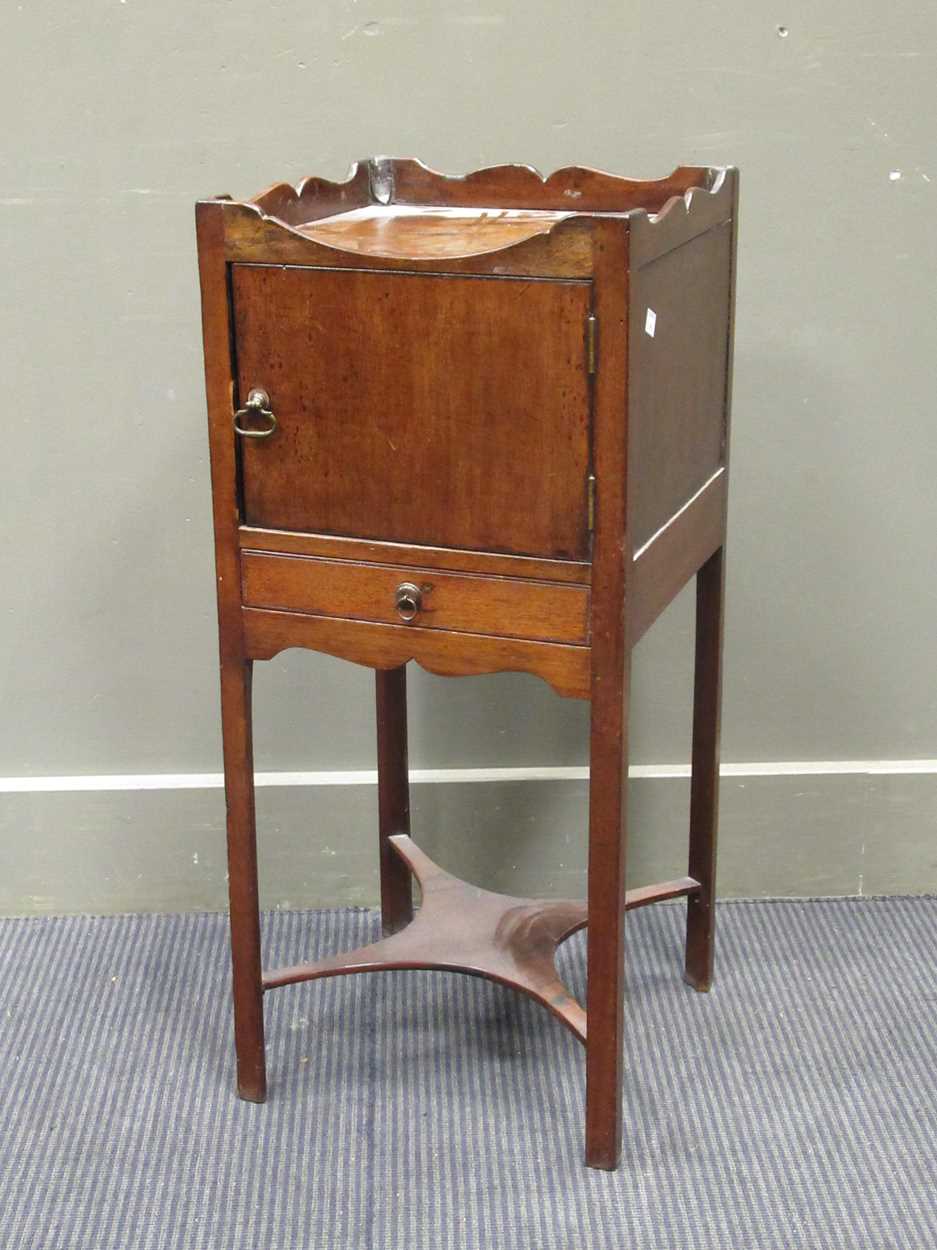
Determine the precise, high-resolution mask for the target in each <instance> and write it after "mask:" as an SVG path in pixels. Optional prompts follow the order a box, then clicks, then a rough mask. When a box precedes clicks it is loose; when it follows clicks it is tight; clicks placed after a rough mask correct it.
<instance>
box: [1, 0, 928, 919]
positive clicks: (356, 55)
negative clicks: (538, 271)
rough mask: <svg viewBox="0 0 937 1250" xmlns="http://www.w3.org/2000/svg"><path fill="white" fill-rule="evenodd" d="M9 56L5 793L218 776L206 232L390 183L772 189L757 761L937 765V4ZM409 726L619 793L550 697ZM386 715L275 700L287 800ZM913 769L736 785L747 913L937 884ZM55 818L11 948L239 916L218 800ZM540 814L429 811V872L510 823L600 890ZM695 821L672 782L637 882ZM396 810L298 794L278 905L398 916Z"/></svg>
mask: <svg viewBox="0 0 937 1250" xmlns="http://www.w3.org/2000/svg"><path fill="white" fill-rule="evenodd" d="M779 23H783V24H784V27H783V28H782V29H786V31H787V33H786V35H785V34H783V33H782V29H779ZM0 45H2V46H3V47H4V48H5V49H6V55H5V58H4V73H3V75H2V76H0V102H2V111H3V116H4V118H5V120H6V125H5V128H4V131H5V133H4V138H3V145H2V147H3V150H2V171H0V211H2V218H0V220H2V224H3V229H2V232H0V258H2V259H0V266H2V289H3V299H2V300H0V357H2V359H0V366H2V369H0V376H2V379H3V386H2V393H3V421H4V426H5V433H6V437H5V438H4V440H3V454H2V457H0V466H2V467H0V473H2V493H0V508H2V519H3V543H2V561H3V569H2V579H0V585H2V587H3V591H2V593H3V604H2V611H0V655H2V660H0V663H2V666H3V668H2V672H3V684H2V700H0V774H2V775H5V776H7V777H17V778H22V777H43V776H49V775H66V776H73V775H83V774H95V775H112V774H140V775H150V774H179V773H190V772H198V773H201V772H214V771H216V770H217V769H218V768H219V766H220V764H219V759H220V744H219V734H218V720H217V692H216V662H215V637H214V602H213V582H212V567H211V547H210V514H209V488H208V465H207V448H206V438H205V430H204V426H205V419H204V409H203V395H202V378H201V357H200V351H201V345H200V332H199V320H198V301H197V288H196V272H195V253H194V240H193V227H192V203H193V201H194V199H195V198H197V197H199V196H203V195H210V194H216V193H222V192H230V193H233V194H235V195H249V194H252V193H254V192H256V191H258V190H260V189H261V188H262V187H263V186H265V185H266V184H268V183H269V182H271V181H274V180H277V179H280V178H287V179H292V180H298V179H299V178H301V177H302V176H303V175H305V174H307V173H311V172H316V173H323V174H327V175H331V176H333V177H335V176H340V175H343V174H344V172H345V169H346V167H347V165H348V162H349V161H350V159H352V158H354V157H358V156H367V155H369V154H372V153H375V152H391V153H396V154H400V155H419V156H421V157H422V158H423V159H424V160H426V161H428V162H429V163H431V164H433V165H435V166H436V167H438V168H441V169H444V170H447V171H450V172H459V171H463V170H466V169H470V168H474V167H477V166H479V165H484V164H490V163H497V162H501V161H509V160H523V161H529V162H531V163H534V164H536V165H537V166H539V167H540V168H541V169H544V170H549V169H552V168H554V167H556V166H559V165H563V164H568V163H585V164H592V165H598V166H601V167H605V168H609V169H612V170H615V171H618V172H622V173H629V174H633V175H636V176H657V175H661V174H663V173H665V172H667V171H669V169H670V168H671V167H672V166H673V165H674V164H675V163H681V162H683V163H704V164H705V163H717V164H718V163H727V162H733V163H736V164H738V165H739V166H740V167H741V169H742V172H743V194H742V230H741V241H740V247H741V256H740V272H739V302H738V330H737V363H736V387H735V408H734V412H735V421H734V436H733V485H732V503H731V517H730V523H731V557H730V562H729V593H730V601H729V602H730V609H729V615H728V627H727V676H726V680H727V687H726V710H725V718H724V723H725V730H724V755H725V758H726V759H727V760H728V761H736V762H738V761H759V762H764V761H768V762H771V761H792V760H793V761H816V760H823V761H850V760H857V759H858V760H885V761H891V760H903V759H927V758H931V759H932V758H933V757H934V756H937V747H935V735H937V682H935V680H934V669H935V619H937V579H935V578H934V576H933V571H934V563H935V555H937V550H935V548H937V538H935V535H937V526H935V519H937V516H935V513H937V507H935V503H934V490H933V482H934V480H935V470H937V434H935V428H937V421H935V416H937V414H935V404H934V400H935V377H934V364H933V362H934V360H935V359H937V318H935V316H934V281H935V274H937V265H935V261H937V232H935V230H934V220H935V206H937V200H935V193H937V147H935V140H934V129H933V119H934V115H935V106H937V88H935V82H937V79H935V74H934V68H935V52H937V19H935V14H934V10H933V7H932V5H930V4H929V3H926V2H925V0H898V2H897V3H896V4H893V5H891V6H889V8H888V12H887V14H886V13H885V11H884V10H882V9H880V8H874V7H870V6H865V5H863V6H856V5H855V4H851V3H846V2H845V0H815V2H814V3H812V4H806V3H796V4H792V3H788V4H786V5H784V6H781V7H780V8H776V9H772V8H771V7H770V6H764V5H752V4H749V3H742V2H741V0H729V2H727V3H719V4H715V3H707V4H696V5H682V4H676V3H668V4H665V3H660V0H655V3H650V2H649V0H639V2H637V3H629V4H620V3H616V4H612V3H605V4H601V5H592V6H584V7H582V8H579V7H576V6H570V5H564V4H558V3H555V2H553V0H548V2H544V0H537V2H536V3H534V2H533V0H527V2H525V3H520V4H518V3H514V4H505V3H501V4H496V3H494V2H491V3H484V4H471V3H453V2H449V3H438V2H434V3H430V2H429V0H422V2H420V3H410V4H406V5H404V4H398V5H391V4H388V3H370V2H368V0H360V2H357V3H356V2H354V0H348V2H346V3H323V4H318V5H311V4H308V3H300V2H299V0H284V2H283V3H279V4H276V5H268V4H259V3H257V0H204V2H203V3H201V4H199V5H198V6H194V5H190V4H185V3H181V2H180V0H167V2H166V3H163V4H160V5H154V4H145V3H144V2H143V0H126V3H124V2H123V0H107V2H104V0H75V2H74V3H72V4H69V5H61V4H56V3H52V2H51V0H46V2H45V3H29V4H26V3H24V4H14V3H9V4H6V5H4V6H2V10H0ZM690 608H691V604H690V600H689V597H688V596H687V595H684V596H683V597H682V599H681V600H680V601H679V602H678V603H677V604H676V605H674V607H673V608H671V609H670V610H669V612H668V613H667V615H666V616H665V617H664V618H663V619H662V621H661V622H660V623H659V625H658V626H657V627H656V628H655V630H654V631H652V633H651V635H649V636H648V638H647V639H646V640H645V641H643V642H642V643H641V645H640V647H639V649H638V653H637V657H636V659H637V671H636V708H635V713H634V745H635V756H636V759H637V760H638V761H639V762H641V763H662V762H673V761H682V760H685V759H686V758H687V750H688V737H689V732H688V731H689V720H688V715H689V674H690V668H689V662H690V648H689V630H690V626H691V612H690ZM412 692H413V693H412V704H413V730H412V738H413V742H412V757H413V763H414V764H415V765H417V766H420V767H425V768H432V767H458V766H486V765H491V766H505V765H515V766H525V765H531V766H534V765H536V766H549V765H571V764H581V763H584V761H585V747H586V728H587V709H586V707H585V706H582V705H578V704H576V703H571V702H564V701H560V700H557V699H556V698H555V697H554V696H553V695H552V694H551V693H550V692H549V691H548V690H547V688H546V687H541V686H539V685H538V684H537V683H536V682H535V681H534V680H533V679H530V678H526V677H521V676H510V675H505V676H497V677H487V678H478V679H473V680H467V679H462V680H458V681H441V680H438V679H434V678H431V677H428V676H426V675H425V674H421V673H417V674H415V675H414V678H413V681H412ZM370 699H371V678H370V674H369V673H368V672H367V671H366V670H363V669H362V670H358V669H354V668H353V667H351V666H345V665H341V664H339V663H337V662H335V661H332V660H329V659H325V658H319V657H316V656H312V655H307V654H301V653H288V654H286V655H284V656H281V657H280V658H279V659H278V660H277V661H275V662H273V663H271V664H269V665H266V666H262V667H261V669H260V672H259V673H258V679H257V695H256V704H257V732H256V739H257V741H256V746H257V756H258V767H260V768H262V769H355V768H370V767H373V741H372V716H371V702H370ZM888 773H889V766H886V767H885V772H884V776H885V777H886V778H887V779H886V780H884V781H883V780H878V781H874V780H872V779H870V778H869V777H867V776H863V775H862V774H861V773H856V772H848V771H847V772H844V773H843V774H842V775H838V776H836V775H834V776H833V777H832V778H829V777H827V778H822V779H817V778H811V777H809V776H807V777H804V776H799V775H794V776H786V777H782V778H775V777H770V778H759V777H757V776H753V777H750V778H748V779H744V780H743V779H738V778H736V779H732V780H731V782H727V783H726V796H725V798H726V812H727V819H726V826H725V830H724V842H723V844H724V847H725V854H724V858H723V873H722V878H721V881H722V888H723V890H724V892H726V893H732V892H736V893H739V892H741V893H772V892H785V893H810V892H817V891H819V892H855V891H858V890H861V889H868V888H877V889H883V890H891V889H894V890H909V889H935V888H937V848H935V845H934V842H935V839H934V817H935V814H937V775H935V773H934V771H933V770H932V771H930V772H924V773H923V774H922V775H920V776H910V777H909V776H907V775H905V774H902V773H900V772H898V773H896V774H895V775H894V776H888ZM19 784H20V785H23V784H27V789H26V791H25V792H24V793H18V794H15V795H3V794H0V838H2V844H0V853H2V855H3V856H4V862H5V864H6V873H5V878H4V881H5V884H4V885H3V886H2V892H0V908H2V909H3V910H7V911H26V910H30V909H31V908H34V907H35V908H46V909H52V910H67V909H73V908H77V909H82V908H87V909H89V910H92V909H93V910H101V909H108V908H112V907H116V908H120V907H129V906H133V907H144V908H145V907H167V908H168V907H173V906H180V907H183V906H211V905H217V903H218V902H219V901H220V899H221V897H222V895H223V870H222V866H221V858H220V854H221V842H220V828H221V803H220V794H219V792H218V791H215V790H204V791H199V790H181V791H172V790H167V791H162V792H161V791H155V792H146V793H142V794H134V793H133V792H120V793H114V792H112V791H110V790H108V789H106V788H105V789H103V790H100V791H99V792H96V793H92V794H71V795H69V794H64V795H63V794H47V793H45V792H43V791H41V790H40V791H38V792H31V791H30V790H29V788H28V783H19ZM512 786H513V783H512ZM512 786H507V787H505V786H501V787H500V788H499V786H498V785H493V786H490V787H487V788H485V787H480V786H478V785H475V786H472V787H465V786H455V787H451V788H450V787H437V788H436V789H434V788H433V787H430V786H427V787H421V788H420V792H419V794H420V797H419V799H418V802H419V805H420V811H421V819H422V818H423V817H425V823H426V825H427V836H430V837H431V836H432V835H431V833H430V832H429V825H430V824H431V823H432V820H433V819H435V818H436V816H437V815H442V816H444V817H445V819H446V821H448V822H449V826H450V827H452V828H453V829H455V830H460V829H461V830H463V831H466V830H472V829H474V820H475V816H476V814H477V812H478V811H479V810H481V808H485V807H487V808H489V809H490V815H491V817H492V819H493V820H494V823H495V826H496V829H497V830H498V833H499V837H500V838H501V839H502V842H500V843H498V845H499V846H500V845H503V838H504V836H505V835H507V834H508V833H510V832H511V831H513V830H514V829H515V827H516V828H517V830H518V832H517V834H516V840H515V843H514V845H515V847H516V857H515V858H516V859H517V862H518V864H519V867H518V872H519V873H521V874H522V875H523V874H526V877H527V879H528V884H529V885H531V886H532V887H535V886H537V885H538V884H539V886H540V887H542V888H544V889H550V888H553V887H554V886H557V888H559V886H560V885H563V886H564V888H565V887H567V886H568V885H569V884H570V883H569V882H568V881H566V880H565V875H569V874H570V873H572V874H573V875H575V874H576V873H578V871H579V868H578V867H577V865H578V866H581V860H582V857H581V843H582V813H581V811H580V810H579V807H577V803H578V802H579V798H580V797H581V795H580V794H579V791H580V790H581V784H580V783H577V782H567V783H564V782H559V781H551V782H546V783H542V784H541V785H539V786H536V787H534V786H533V785H532V783H522V784H521V785H520V787H519V788H518V787H517V786H513V788H512ZM683 786H684V783H683V782H682V781H680V780H674V781H670V782H665V781H654V782H641V783H638V790H639V792H640V793H639V795H638V797H637V803H638V807H639V809H640V815H641V816H642V820H641V822H640V828H639V829H638V831H637V834H636V836H637V838H638V849H637V863H638V865H639V871H643V870H646V871H648V872H651V871H652V870H656V859H655V856H656V857H658V858H660V853H661V852H660V848H662V847H663V846H665V845H668V846H669V845H670V843H669V842H668V839H671V840H673V839H674V838H675V837H676V834H677V833H679V832H680V826H681V822H682V820H683V815H684V804H683ZM564 787H565V788H564ZM659 791H660V792H663V791H666V796H665V795H663V793H660V794H659V793H658V792H659ZM652 792H653V793H652ZM642 796H643V797H642ZM299 799H303V801H304V802H305V803H306V807H305V808H304V807H303V806H302V804H300V805H299V806H298V807H297V803H298V801H299ZM580 806H581V805H580ZM372 808H373V795H372V794H371V792H370V791H369V790H367V789H363V790H362V789H360V788H359V789H358V790H356V791H354V792H352V791H350V790H349V791H346V790H344V789H342V788H341V787H339V788H336V787H331V788H328V789H325V788H319V789H316V790H315V792H314V793H306V792H302V791H296V790H291V791H280V790H273V791H268V792H266V797H265V807H264V810H265V813H266V818H267V820H266V824H265V826H264V834H265V854H266V856H267V857H268V863H269V865H270V871H269V873H268V877H267V898H268V900H269V901H271V902H282V901H291V902H294V903H296V902H319V901H326V900H329V899H332V900H334V901H336V902H341V901H343V900H346V899H355V900H358V901H361V900H364V901H368V900H370V899H372V898H373V888H374V887H373V876H372V875H370V872H371V866H370V860H369V848H370V845H371V843H370V840H369V839H370V829H369V823H370V821H371V818H372V814H373V813H372ZM532 811H533V812H534V814H535V815H536V816H537V819H538V820H539V821H540V822H541V823H542V826H543V836H542V837H540V838H535V837H534V836H532V834H531V833H530V828H531V827H532V825H531V812H532ZM304 812H308V815H304V814H303V813H304ZM525 830H526V831H527V832H526V833H525V832H524V831H525ZM473 836H474V835H473ZM478 836H479V837H480V836H481V835H480V834H479V835H478ZM304 841H306V842H307V849H306V854H307V858H306V859H305V860H304V859H303V848H302V845H301V844H302V843H303V842H304ZM323 847H324V848H326V849H327V851H328V853H326V852H325V851H323V849H322V848H323ZM676 847H677V842H676V841H673V848H674V852H673V853H674V855H677V854H678V853H677V850H676ZM569 848H573V850H569ZM294 849H295V850H297V854H298V855H299V858H300V861H302V862H300V863H296V862H295V860H294V861H293V862H294V866H293V867H292V869H286V868H285V865H286V863H287V853H288V852H290V851H292V850H294ZM441 854H443V856H445V850H443V851H442V852H441ZM193 856H198V857H199V858H198V863H194V862H193ZM366 862H367V863H368V865H369V866H368V868H367V869H366V870H365V868H364V867H361V872H360V873H359V866H363V865H364V864H365V863H366ZM512 862H513V861H512ZM873 865H877V867H873ZM486 871H489V872H491V871H493V870H486V869H484V868H483V867H481V866H478V867H477V873H478V875H479V876H483V875H484V873H485V872H486ZM278 873H279V876H278ZM564 874H565V875H564ZM300 883H302V884H300Z"/></svg>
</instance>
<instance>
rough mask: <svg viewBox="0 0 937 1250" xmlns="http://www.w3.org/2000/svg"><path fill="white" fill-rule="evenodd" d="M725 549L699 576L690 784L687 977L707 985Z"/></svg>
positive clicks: (710, 958) (716, 806)
mask: <svg viewBox="0 0 937 1250" xmlns="http://www.w3.org/2000/svg"><path fill="white" fill-rule="evenodd" d="M723 584H724V568H723V549H722V548H721V547H720V548H719V550H718V551H716V552H715V554H714V555H712V556H711V557H710V558H709V560H707V561H706V563H705V564H704V565H703V567H702V568H701V569H700V571H699V573H698V574H697V576H696V669H695V678H694V694H693V763H692V780H691V783H690V858H689V871H690V875H691V876H692V877H694V878H696V880H697V881H699V883H700V889H699V892H698V893H697V894H696V895H695V896H694V897H692V898H690V899H688V900H687V926H686V972H685V974H684V975H685V979H686V981H687V982H688V983H689V984H690V985H692V986H693V988H694V989H696V990H702V991H705V990H708V989H709V988H710V986H711V985H712V978H713V951H714V946H715V937H716V908H715V904H716V895H715V890H716V832H717V825H718V819H719V721H720V702H721V688H722V615H723V612H722V604H723Z"/></svg>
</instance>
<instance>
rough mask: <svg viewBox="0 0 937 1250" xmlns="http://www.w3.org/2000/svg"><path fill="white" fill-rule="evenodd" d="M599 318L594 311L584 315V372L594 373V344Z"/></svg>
mask: <svg viewBox="0 0 937 1250" xmlns="http://www.w3.org/2000/svg"><path fill="white" fill-rule="evenodd" d="M598 329H599V319H598V317H597V316H596V315H595V313H589V315H588V317H586V372H587V373H590V374H592V373H595V361H596V354H595V344H596V339H597V338H598Z"/></svg>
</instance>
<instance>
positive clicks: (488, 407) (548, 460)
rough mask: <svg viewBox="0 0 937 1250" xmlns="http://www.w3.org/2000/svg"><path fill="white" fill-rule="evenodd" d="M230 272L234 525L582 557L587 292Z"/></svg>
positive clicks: (560, 283) (534, 283)
mask: <svg viewBox="0 0 937 1250" xmlns="http://www.w3.org/2000/svg"><path fill="white" fill-rule="evenodd" d="M232 270H233V272H232V299H233V306H234V325H235V340H236V341H235V354H236V375H237V385H238V391H239V395H240V399H241V402H242V403H243V401H244V399H245V398H246V396H247V394H248V392H249V391H250V390H251V389H252V388H255V387H256V388H260V389H263V390H265V391H266V392H267V393H268V394H269V396H270V402H271V407H272V408H273V410H274V412H275V413H276V416H277V418H278V427H277V429H276V431H275V433H274V434H273V435H272V436H271V437H270V438H268V439H241V440H239V441H240V444H241V446H240V471H241V509H242V520H243V521H244V523H245V524H248V525H254V526H261V527H265V528H271V529H286V530H297V531H303V532H309V533H321V534H342V535H350V536H355V537H361V538H374V539H383V540H385V541H394V542H403V543H425V544H429V545H434V546H440V547H461V548H468V549H472V550H478V551H507V552H517V553H524V554H529V555H536V556H542V557H548V558H550V557H553V558H564V559H584V558H586V557H587V555H588V523H587V476H588V472H589V458H590V451H589V442H590V386H589V377H588V370H587V363H586V350H585V330H586V320H587V317H588V314H589V301H590V284H589V283H588V282H580V281H566V280H559V279H543V278H502V277H474V276H471V277H469V276H454V275H440V274H415V273H396V272H376V271H370V272H369V271H361V270H351V269H345V270H340V269H335V270H328V269H306V268H298V267H285V266H274V265H247V264H237V265H234V266H233V267H232Z"/></svg>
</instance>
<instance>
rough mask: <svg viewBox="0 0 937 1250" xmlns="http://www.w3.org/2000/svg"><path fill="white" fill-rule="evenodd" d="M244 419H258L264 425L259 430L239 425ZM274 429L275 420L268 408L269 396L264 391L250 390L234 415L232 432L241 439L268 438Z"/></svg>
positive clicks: (275, 425) (275, 426)
mask: <svg viewBox="0 0 937 1250" xmlns="http://www.w3.org/2000/svg"><path fill="white" fill-rule="evenodd" d="M245 418H252V419H257V418H260V419H261V420H263V421H265V422H266V425H262V426H261V427H260V429H256V428H252V427H249V426H244V425H241V424H240V422H241V421H242V420H244V419H245ZM276 428H277V419H276V416H275V414H274V412H273V410H272V408H271V407H270V396H269V395H268V394H267V392H266V391H262V390H259V389H255V390H252V391H251V392H250V393H249V394H248V396H247V401H246V403H245V404H244V407H243V408H239V409H238V410H237V412H236V413H235V414H234V432H235V433H236V434H240V436H241V437H242V438H269V437H270V435H271V434H272V433H273V431H274V430H275V429H276Z"/></svg>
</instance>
